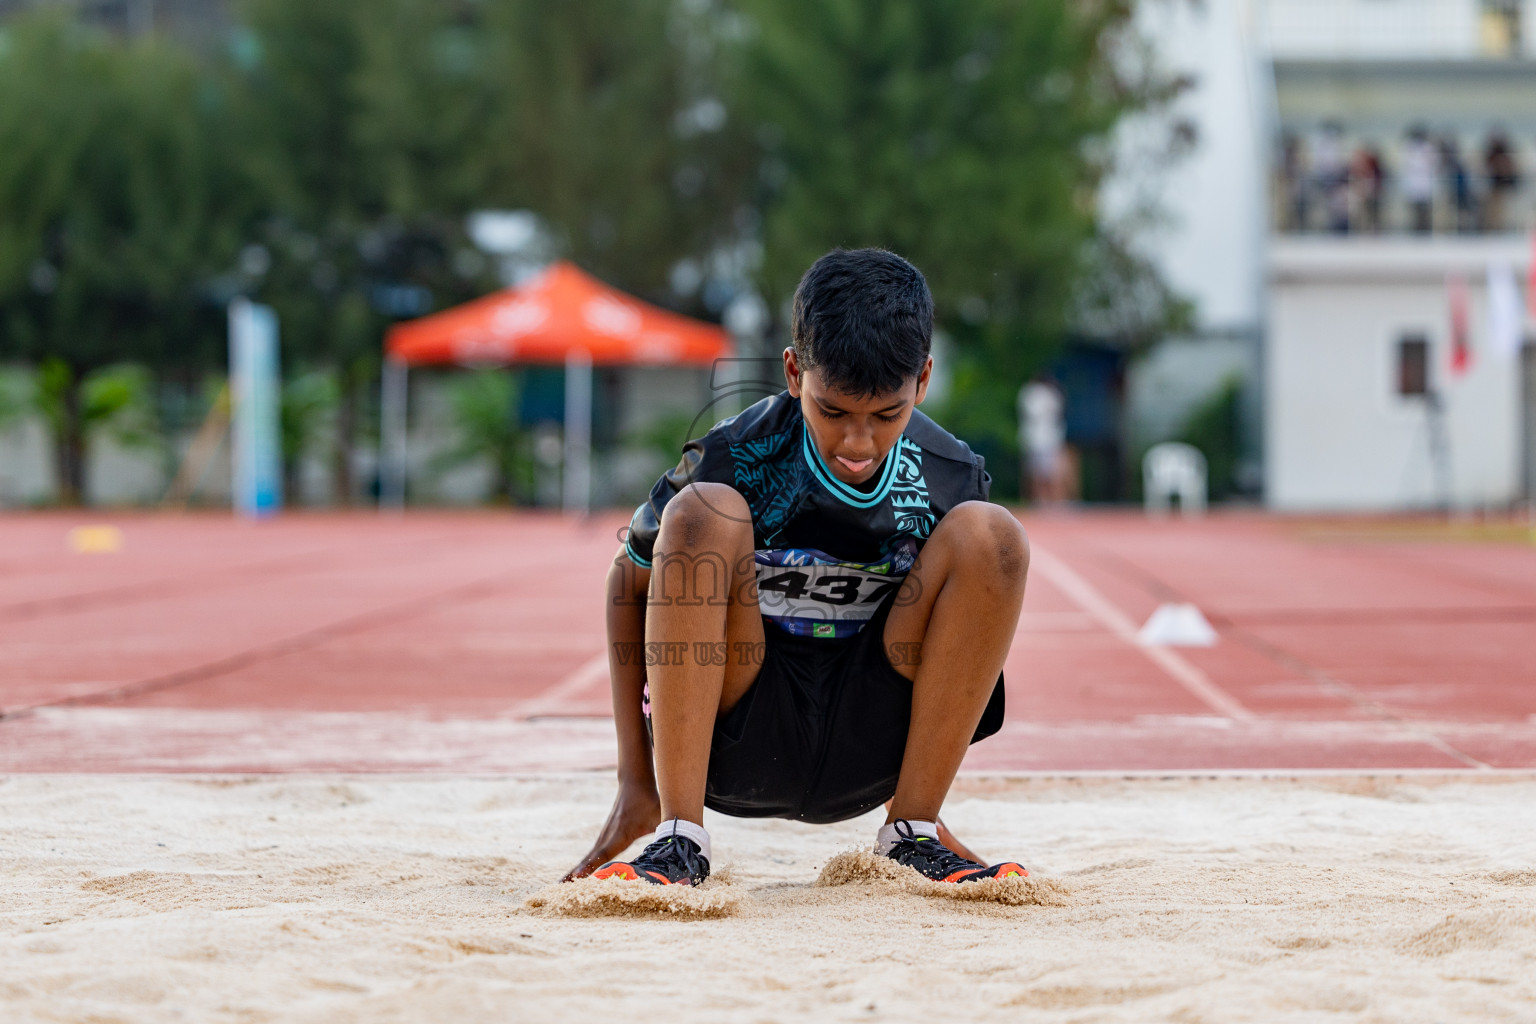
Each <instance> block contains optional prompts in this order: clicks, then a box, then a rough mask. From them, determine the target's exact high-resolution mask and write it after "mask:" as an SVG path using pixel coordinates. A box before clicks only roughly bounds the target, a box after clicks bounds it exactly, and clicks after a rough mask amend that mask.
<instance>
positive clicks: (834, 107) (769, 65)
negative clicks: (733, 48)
mask: <svg viewBox="0 0 1536 1024" xmlns="http://www.w3.org/2000/svg"><path fill="white" fill-rule="evenodd" d="M740 2H741V6H742V9H743V10H744V11H745V12H746V13H747V14H748V16H749V25H750V28H749V31H747V32H746V33H745V34H744V37H743V41H742V43H741V45H740V51H741V59H740V62H739V67H740V73H739V75H738V76H737V77H736V78H735V79H734V82H735V87H734V89H733V93H734V95H735V96H736V97H737V102H738V103H739V104H740V106H741V107H742V109H743V110H744V111H746V112H747V113H748V115H749V116H750V117H751V118H752V119H753V120H754V122H755V123H756V124H757V125H759V126H760V131H759V134H760V137H761V138H762V140H763V141H764V146H765V162H764V171H763V176H762V177H763V188H764V196H763V202H764V216H765V221H764V242H765V251H766V260H765V265H764V267H763V272H762V276H763V280H764V287H765V289H766V291H767V292H768V294H769V296H770V298H771V299H774V300H782V299H783V298H784V297H786V296H787V295H788V294H789V293H790V292H791V291H792V289H793V287H794V285H795V282H796V281H797V280H798V278H799V276H800V274H801V273H803V272H804V270H805V268H806V267H807V266H809V265H810V263H811V262H812V261H814V260H815V259H816V258H817V257H818V256H820V255H821V254H822V253H823V252H825V251H826V250H827V249H829V248H831V247H833V246H844V247H849V248H852V247H857V246H866V245H874V246H882V247H885V248H889V249H892V250H894V251H896V252H899V253H901V254H902V255H904V256H906V257H908V258H910V259H911V260H912V261H913V262H914V263H916V264H917V265H918V266H920V267H921V268H922V269H923V271H924V273H925V274H926V275H927V277H928V280H929V283H930V285H931V286H932V288H933V292H934V299H935V302H936V305H937V318H938V321H939V325H940V326H941V327H942V328H943V329H944V330H945V331H947V332H948V334H949V335H950V336H951V337H952V338H953V339H954V341H955V343H956V346H957V350H958V358H957V365H956V366H955V367H954V370H955V388H954V395H953V400H952V402H951V408H950V409H949V410H948V411H947V417H948V419H949V420H950V421H951V422H952V423H953V425H954V426H955V427H956V428H957V429H959V430H961V431H962V432H965V433H966V434H967V436H971V437H976V438H978V439H979V440H983V441H986V440H988V439H990V441H991V442H992V444H993V445H995V446H996V447H1000V448H1007V449H1011V448H1012V446H1013V445H1014V443H1015V442H1014V440H1013V438H1014V412H1013V406H1014V396H1015V395H1016V393H1017V390H1018V388H1019V386H1020V385H1021V384H1022V383H1023V382H1024V381H1026V380H1027V379H1028V378H1029V377H1030V376H1031V374H1032V373H1033V372H1035V371H1036V370H1037V369H1039V368H1040V367H1041V366H1043V365H1044V364H1045V363H1046V362H1047V361H1048V360H1049V359H1050V357H1051V356H1052V355H1053V354H1054V352H1055V351H1056V350H1057V348H1058V347H1059V346H1060V345H1061V343H1062V341H1063V339H1064V338H1065V337H1066V336H1067V334H1068V332H1069V330H1070V329H1071V327H1072V326H1073V325H1072V323H1071V319H1070V317H1071V311H1072V309H1073V306H1074V303H1075V302H1076V301H1077V294H1078V291H1079V289H1080V288H1081V287H1082V285H1083V283H1084V281H1085V278H1087V277H1088V276H1090V275H1091V274H1092V273H1093V271H1094V269H1095V266H1094V254H1095V253H1096V252H1098V253H1101V254H1107V255H1110V256H1114V257H1115V258H1116V259H1117V260H1118V264H1117V265H1118V267H1119V269H1122V270H1124V269H1127V268H1129V269H1131V270H1134V271H1136V272H1137V273H1138V274H1145V273H1147V272H1149V271H1148V269H1147V268H1146V267H1145V266H1144V265H1143V266H1139V267H1138V266H1136V265H1134V264H1133V263H1129V262H1128V261H1127V260H1126V259H1125V258H1124V253H1123V250H1119V249H1117V248H1116V247H1115V246H1112V245H1107V244H1097V245H1096V244H1095V242H1096V241H1099V242H1101V243H1102V242H1103V240H1104V237H1105V233H1106V232H1105V225H1103V224H1102V223H1101V220H1100V216H1099V212H1098V207H1097V201H1096V192H1097V187H1098V185H1099V182H1100V181H1101V179H1102V177H1103V175H1104V174H1105V172H1106V171H1107V170H1108V167H1109V154H1110V153H1111V152H1112V148H1111V146H1110V145H1109V134H1110V132H1111V130H1112V129H1113V127H1114V126H1115V124H1116V123H1117V122H1118V120H1119V119H1120V118H1121V117H1122V116H1124V115H1125V114H1127V113H1128V112H1131V111H1135V110H1139V109H1144V108H1145V107H1147V106H1148V105H1151V104H1155V103H1157V102H1159V101H1161V100H1163V99H1165V98H1166V97H1168V96H1169V95H1171V94H1172V92H1173V91H1174V90H1176V89H1177V87H1178V83H1177V82H1172V81H1166V80H1161V79H1159V78H1157V77H1156V75H1155V74H1152V73H1150V72H1147V71H1145V70H1144V69H1145V68H1146V67H1147V65H1146V64H1145V63H1144V62H1141V61H1136V60H1130V59H1126V58H1127V56H1128V55H1129V53H1130V51H1131V50H1132V49H1133V44H1134V38H1133V37H1132V36H1131V34H1130V33H1131V28H1130V16H1131V12H1132V7H1133V3H1132V0H1089V2H1085V3H1068V2H1043V0H740ZM775 304H776V303H775ZM1121 312H1123V310H1121Z"/></svg>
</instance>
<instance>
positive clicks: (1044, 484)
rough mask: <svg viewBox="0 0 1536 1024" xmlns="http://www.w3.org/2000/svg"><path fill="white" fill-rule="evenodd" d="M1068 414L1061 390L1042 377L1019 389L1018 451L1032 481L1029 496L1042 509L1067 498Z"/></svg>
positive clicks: (1027, 475) (1025, 473) (1029, 479)
mask: <svg viewBox="0 0 1536 1024" xmlns="http://www.w3.org/2000/svg"><path fill="white" fill-rule="evenodd" d="M1065 411H1066V402H1065V400H1064V399H1063V397H1062V394H1061V390H1060V389H1059V388H1057V387H1056V385H1055V384H1053V383H1051V382H1050V381H1049V380H1046V379H1045V378H1043V377H1036V378H1035V379H1034V380H1032V381H1030V382H1029V383H1028V384H1025V385H1024V386H1023V387H1022V388H1020V389H1019V450H1020V451H1021V452H1022V453H1023V455H1024V467H1023V468H1024V476H1025V479H1027V480H1028V481H1029V496H1030V497H1031V498H1032V499H1033V500H1034V501H1035V502H1037V503H1039V504H1042V505H1054V504H1059V503H1060V502H1063V501H1065V500H1066V498H1067V494H1066V473H1065V470H1066V466H1065V465H1064V452H1063V449H1064V448H1065V445H1066V440H1067V427H1066V421H1065V418H1064V413H1065Z"/></svg>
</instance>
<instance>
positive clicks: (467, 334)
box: [384, 262, 731, 366]
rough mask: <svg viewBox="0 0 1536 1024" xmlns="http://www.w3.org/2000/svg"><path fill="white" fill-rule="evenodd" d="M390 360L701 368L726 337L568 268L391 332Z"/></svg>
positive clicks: (722, 348)
mask: <svg viewBox="0 0 1536 1024" xmlns="http://www.w3.org/2000/svg"><path fill="white" fill-rule="evenodd" d="M384 350H385V353H386V354H387V355H388V356H389V358H390V359H392V360H395V361H398V362H402V363H405V364H407V365H412V366H418V365H422V364H429V363H463V364H471V365H473V364H484V363H498V364H505V363H564V362H566V361H567V360H568V359H569V358H570V357H571V355H572V354H573V353H574V354H577V355H584V356H585V357H586V359H587V360H588V361H589V362H590V363H593V364H596V365H599V366H605V365H606V366H612V365H635V364H652V365H658V364H659V365H666V366H675V365H677V364H680V363H682V364H694V365H703V366H707V365H709V364H710V363H712V362H714V361H715V360H716V359H719V358H721V357H722V356H728V355H730V354H731V343H730V337H729V335H727V334H726V332H725V331H723V330H721V329H720V328H719V327H716V326H715V325H713V324H707V323H704V322H702V321H699V320H694V319H691V318H689V317H686V316H679V315H678V314H676V313H669V312H667V311H666V310H664V309H659V308H657V307H656V306H652V305H649V304H648V303H645V302H641V301H640V300H639V299H636V298H634V297H632V296H629V295H626V294H624V293H623V292H621V291H619V290H617V289H615V288H610V287H608V286H607V285H605V284H603V283H602V282H601V281H599V280H597V279H596V278H594V277H592V276H591V275H589V274H587V273H585V272H584V271H582V270H581V269H579V268H578V267H576V266H575V265H573V264H571V263H566V262H560V263H555V264H553V265H552V266H550V267H549V268H547V269H546V270H544V271H543V272H541V273H540V274H539V275H538V276H537V277H535V278H534V279H533V280H531V281H529V282H527V283H526V284H523V285H519V286H518V287H516V288H506V289H504V290H502V291H499V292H495V293H493V294H491V295H487V296H485V297H484V298H480V299H475V300H474V301H473V302H466V303H465V304H464V305H462V306H456V307H454V308H453V309H448V310H444V311H443V312H441V313H435V314H433V315H431V316H425V317H422V318H421V319H420V320H411V321H409V322H407V323H403V324H398V325H396V326H395V327H393V328H391V329H390V331H389V334H388V336H387V337H386V339H385V342H384Z"/></svg>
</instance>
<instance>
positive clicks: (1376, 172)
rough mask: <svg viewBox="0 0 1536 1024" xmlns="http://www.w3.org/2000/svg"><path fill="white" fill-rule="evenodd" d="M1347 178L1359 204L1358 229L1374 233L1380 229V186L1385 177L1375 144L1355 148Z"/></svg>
mask: <svg viewBox="0 0 1536 1024" xmlns="http://www.w3.org/2000/svg"><path fill="white" fill-rule="evenodd" d="M1349 178H1350V185H1351V186H1352V187H1353V189H1354V193H1355V200H1356V202H1357V203H1358V204H1359V210H1360V218H1359V229H1360V230H1363V231H1368V232H1370V233H1371V234H1373V235H1374V234H1376V233H1377V232H1378V231H1380V230H1381V187H1382V184H1383V182H1384V181H1385V179H1386V171H1385V170H1384V169H1383V168H1382V164H1381V154H1380V153H1379V152H1378V151H1377V149H1376V147H1375V146H1370V145H1367V146H1361V147H1360V148H1359V149H1357V150H1355V157H1354V159H1353V160H1352V161H1350V168H1349Z"/></svg>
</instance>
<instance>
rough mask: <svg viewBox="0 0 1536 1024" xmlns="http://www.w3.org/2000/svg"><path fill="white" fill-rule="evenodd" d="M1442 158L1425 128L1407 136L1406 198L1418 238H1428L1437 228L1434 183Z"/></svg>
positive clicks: (1404, 155)
mask: <svg viewBox="0 0 1536 1024" xmlns="http://www.w3.org/2000/svg"><path fill="white" fill-rule="evenodd" d="M1439 163H1440V161H1439V154H1437V153H1436V152H1435V147H1434V146H1433V145H1432V144H1431V143H1430V141H1429V132H1427V131H1425V130H1424V128H1423V127H1422V126H1416V127H1414V128H1413V129H1412V130H1411V131H1410V132H1409V133H1408V148H1407V149H1406V150H1404V151H1403V198H1404V199H1405V200H1407V202H1408V210H1409V215H1410V220H1411V223H1412V227H1413V231H1414V233H1415V234H1420V235H1427V234H1429V232H1430V231H1431V230H1432V229H1433V228H1434V224H1435V184H1436V181H1435V179H1436V178H1437V176H1438V173H1439V170H1440V168H1439Z"/></svg>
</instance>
